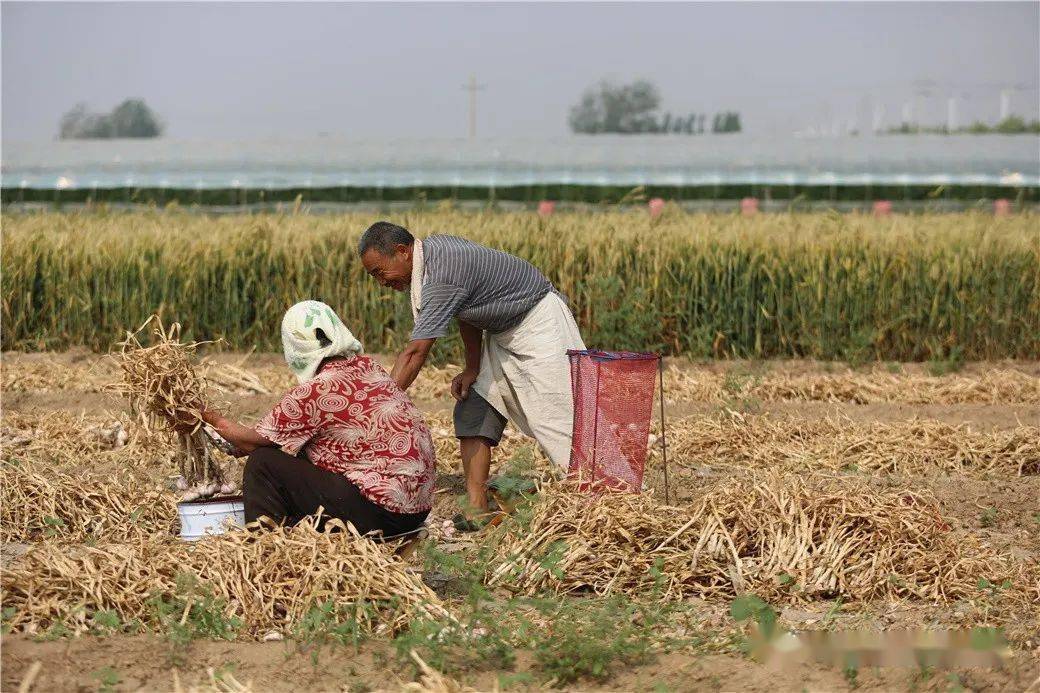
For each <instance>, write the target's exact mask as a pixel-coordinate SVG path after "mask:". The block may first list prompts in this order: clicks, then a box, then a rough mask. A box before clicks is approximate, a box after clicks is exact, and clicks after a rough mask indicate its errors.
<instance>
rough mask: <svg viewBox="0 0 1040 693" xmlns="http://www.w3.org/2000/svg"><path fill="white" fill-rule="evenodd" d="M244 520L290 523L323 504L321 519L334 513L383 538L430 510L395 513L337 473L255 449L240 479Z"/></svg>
mask: <svg viewBox="0 0 1040 693" xmlns="http://www.w3.org/2000/svg"><path fill="white" fill-rule="evenodd" d="M242 493H243V496H245V510H246V522H253V521H255V520H257V519H258V518H260V517H265V516H266V517H268V518H270V519H271V520H273V521H274V522H276V523H278V524H287V525H295V524H296V523H298V522H299V521H300V520H302V519H303V518H304V517H306V516H307V515H313V514H315V513H317V511H318V508H319V507H321V508H324V509H325V511H324V515H323V521H322V524H324V519H328V518H332V517H338V518H339V519H341V520H343V521H344V522H350V523H351V524H353V525H354V527H355V528H357V531H358V532H359V533H361V534H368V533H369V532H375V531H380V530H381V531H382V533H383V536H387V537H390V536H394V535H396V534H404V533H406V532H411V531H412V530H414V529H418V528H419V526H420V525H421V524H422V523H423V521H424V520H425V519H426V516H427V515H428V514H429V512H421V513H395V512H390V511H389V510H387V509H386V508H384V507H382V506H380V505H377V504H376V503H373V502H372V501H370V500H368V499H367V498H365V496H364V495H362V493H361V492H360V491H359V490H358V488H357V486H355V485H354V484H353V483H351V482H350V480H349V479H347V478H346V477H345V476H343V475H342V474H336V473H335V472H330V471H328V470H325V469H322V468H321V467H317V466H315V465H314V464H311V462H310V461H309V460H307V459H306V458H305V457H293V456H292V455H289V454H287V453H285V452H282V451H281V450H279V449H278V448H273V447H264V448H257V449H256V450H254V451H253V452H252V453H250V455H249V459H248V461H247V462H246V469H245V475H244V477H243V481H242Z"/></svg>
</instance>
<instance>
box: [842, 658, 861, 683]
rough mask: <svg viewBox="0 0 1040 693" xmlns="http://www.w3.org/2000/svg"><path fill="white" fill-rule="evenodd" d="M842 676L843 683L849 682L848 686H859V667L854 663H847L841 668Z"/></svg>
mask: <svg viewBox="0 0 1040 693" xmlns="http://www.w3.org/2000/svg"><path fill="white" fill-rule="evenodd" d="M841 674H842V676H844V677H845V683H847V684H849V688H852V689H856V688H859V667H858V666H856V665H855V664H847V665H845V668H844V669H842V670H841Z"/></svg>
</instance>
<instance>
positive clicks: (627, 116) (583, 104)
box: [570, 80, 661, 134]
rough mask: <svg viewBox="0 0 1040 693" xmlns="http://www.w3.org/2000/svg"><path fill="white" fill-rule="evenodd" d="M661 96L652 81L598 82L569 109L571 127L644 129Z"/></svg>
mask: <svg viewBox="0 0 1040 693" xmlns="http://www.w3.org/2000/svg"><path fill="white" fill-rule="evenodd" d="M660 103H661V96H660V94H659V93H658V91H657V87H655V86H654V85H653V84H652V83H650V82H648V81H646V80H637V81H635V82H633V83H632V84H625V85H615V84H611V83H610V82H606V81H603V82H600V83H599V84H598V85H596V86H595V87H592V88H591V89H588V90H587V91H586V92H585V93H584V94H583V95H582V97H581V101H580V102H578V104H577V105H576V106H574V107H573V108H572V109H571V113H570V126H571V130H573V131H574V132H578V133H586V134H595V133H600V132H613V133H631V132H647V131H648V129H644V128H649V127H650V124H651V122H653V121H654V119H653V111H655V110H657V107H658V105H659V104H660Z"/></svg>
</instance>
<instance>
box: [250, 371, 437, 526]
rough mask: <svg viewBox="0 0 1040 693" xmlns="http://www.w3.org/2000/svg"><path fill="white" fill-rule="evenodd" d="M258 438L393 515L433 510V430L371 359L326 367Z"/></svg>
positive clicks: (286, 401) (260, 428)
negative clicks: (344, 482)
mask: <svg viewBox="0 0 1040 693" xmlns="http://www.w3.org/2000/svg"><path fill="white" fill-rule="evenodd" d="M256 432H257V433H259V434H260V435H262V436H264V437H265V438H267V439H268V440H270V441H271V442H273V443H277V444H278V445H280V446H281V447H282V449H283V450H284V451H285V452H287V453H289V454H290V455H296V454H297V453H298V452H299V451H300V450H301V449H304V448H306V449H305V454H306V456H307V459H309V460H310V461H311V462H313V463H314V464H315V465H317V466H318V467H321V468H322V469H327V470H329V471H331V472H336V473H337V474H342V475H344V476H345V477H347V478H348V479H349V480H350V481H351V482H353V483H354V485H356V486H357V487H358V490H359V491H361V493H362V494H364V496H365V497H366V498H368V499H369V500H371V501H372V502H373V503H376V504H377V505H380V506H382V507H384V508H386V509H387V510H390V511H391V512H396V513H419V512H424V511H427V510H429V509H430V508H431V507H433V483H434V475H435V467H436V462H435V459H436V458H435V456H434V450H433V440H432V439H431V438H430V429H429V428H427V427H426V422H425V421H424V420H423V416H422V414H421V413H420V412H419V410H418V409H416V407H415V405H414V404H412V401H411V400H410V399H409V398H408V395H406V394H405V393H404V392H402V391H401V389H400V388H399V387H397V383H395V382H394V381H393V379H391V378H390V375H389V374H388V373H387V372H386V371H385V370H383V368H382V367H381V366H380V365H379V364H378V363H376V362H375V361H373V360H372V359H371V358H369V357H368V356H355V357H354V358H351V359H346V360H342V361H332V362H330V363H327V364H326V365H325V366H323V367H322V369H321V370H320V371H319V372H318V374H317V375H316V376H315V377H314V378H312V379H310V380H308V381H307V382H305V383H303V384H302V385H298V386H296V387H294V388H293V389H292V390H290V391H289V393H288V394H287V395H285V397H283V398H282V401H281V402H279V403H278V405H277V406H276V407H275V408H274V409H273V410H272V411H271V413H270V414H268V415H267V416H265V417H264V418H263V419H261V421H260V423H258V424H257V425H256Z"/></svg>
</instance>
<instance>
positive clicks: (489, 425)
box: [453, 387, 506, 446]
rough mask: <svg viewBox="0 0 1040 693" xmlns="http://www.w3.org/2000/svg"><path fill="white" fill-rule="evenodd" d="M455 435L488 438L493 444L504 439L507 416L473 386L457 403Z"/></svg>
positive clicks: (458, 436)
mask: <svg viewBox="0 0 1040 693" xmlns="http://www.w3.org/2000/svg"><path fill="white" fill-rule="evenodd" d="M453 418H454V419H455V437H456V438H475V437H477V436H479V437H481V438H487V439H488V441H489V442H490V443H491V445H492V446H495V445H498V443H499V441H501V440H502V432H503V431H505V430H506V417H504V416H502V415H501V414H499V413H498V410H496V409H495V408H494V407H492V406H491V405H490V404H489V403H488V401H487V400H486V399H484V398H483V397H481V396H480V395H479V394H477V391H476V390H474V389H473V388H472V387H471V388H470V389H469V394H468V395H467V396H466V399H464V400H462V401H461V402H456V403H455V414H454V417H453Z"/></svg>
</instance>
